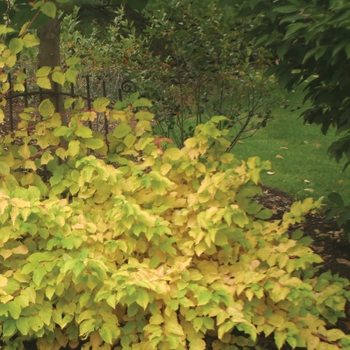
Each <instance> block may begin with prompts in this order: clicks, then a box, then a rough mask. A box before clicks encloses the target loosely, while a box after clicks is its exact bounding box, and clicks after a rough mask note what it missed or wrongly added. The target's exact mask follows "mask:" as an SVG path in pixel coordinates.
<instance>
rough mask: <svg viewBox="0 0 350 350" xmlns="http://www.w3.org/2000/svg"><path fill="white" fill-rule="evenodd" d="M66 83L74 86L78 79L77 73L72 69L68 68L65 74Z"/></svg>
mask: <svg viewBox="0 0 350 350" xmlns="http://www.w3.org/2000/svg"><path fill="white" fill-rule="evenodd" d="M65 77H66V81H68V83H73V84H76V82H77V77H78V71H77V70H76V69H73V68H68V69H67V70H66V73H65Z"/></svg>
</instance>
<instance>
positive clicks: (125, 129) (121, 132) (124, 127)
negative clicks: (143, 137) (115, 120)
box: [113, 122, 132, 139]
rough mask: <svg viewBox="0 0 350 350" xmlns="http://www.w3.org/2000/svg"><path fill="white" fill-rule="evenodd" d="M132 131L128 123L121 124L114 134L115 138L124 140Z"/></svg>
mask: <svg viewBox="0 0 350 350" xmlns="http://www.w3.org/2000/svg"><path fill="white" fill-rule="evenodd" d="M131 131H132V129H131V127H130V125H129V124H127V123H125V122H124V123H120V124H119V125H118V126H117V127H116V128H115V129H114V132H113V136H114V137H116V138H117V139H122V138H123V137H125V136H126V135H127V134H129V133H130V132H131Z"/></svg>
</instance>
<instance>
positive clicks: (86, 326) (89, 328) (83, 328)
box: [79, 317, 96, 336]
mask: <svg viewBox="0 0 350 350" xmlns="http://www.w3.org/2000/svg"><path fill="white" fill-rule="evenodd" d="M95 325H96V320H95V318H94V317H92V318H90V319H88V320H85V321H83V322H82V323H81V324H80V327H79V330H80V333H79V334H80V335H81V336H84V335H88V334H90V333H91V332H93V331H94V330H95Z"/></svg>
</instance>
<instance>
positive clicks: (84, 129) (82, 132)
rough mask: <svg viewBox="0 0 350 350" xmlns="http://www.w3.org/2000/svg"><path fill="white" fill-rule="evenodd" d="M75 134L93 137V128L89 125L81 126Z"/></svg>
mask: <svg viewBox="0 0 350 350" xmlns="http://www.w3.org/2000/svg"><path fill="white" fill-rule="evenodd" d="M75 135H77V136H78V137H83V138H90V137H92V130H91V129H90V128H88V127H87V126H81V127H79V128H78V129H77V130H76V131H75Z"/></svg>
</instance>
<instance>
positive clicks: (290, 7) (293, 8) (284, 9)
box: [272, 5, 300, 13]
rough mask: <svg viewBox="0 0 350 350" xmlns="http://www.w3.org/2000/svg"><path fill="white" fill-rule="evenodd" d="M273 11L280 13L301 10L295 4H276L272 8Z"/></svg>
mask: <svg viewBox="0 0 350 350" xmlns="http://www.w3.org/2000/svg"><path fill="white" fill-rule="evenodd" d="M272 11H273V12H278V13H291V12H297V11H298V12H299V11H300V10H299V9H298V8H297V7H296V6H294V5H285V6H276V7H274V8H273V10H272Z"/></svg>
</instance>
